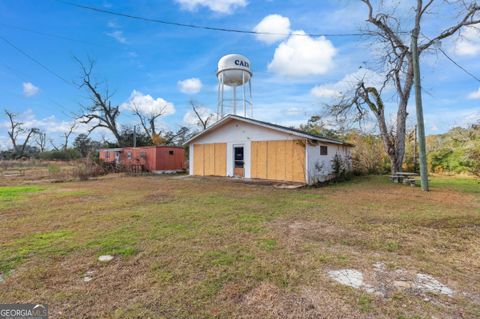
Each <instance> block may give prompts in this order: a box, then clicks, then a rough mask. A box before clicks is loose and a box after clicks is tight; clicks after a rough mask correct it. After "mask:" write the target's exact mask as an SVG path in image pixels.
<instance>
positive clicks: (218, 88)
mask: <svg viewBox="0 0 480 319" xmlns="http://www.w3.org/2000/svg"><path fill="white" fill-rule="evenodd" d="M219 116H220V81H218V87H217V121H218V120H219Z"/></svg>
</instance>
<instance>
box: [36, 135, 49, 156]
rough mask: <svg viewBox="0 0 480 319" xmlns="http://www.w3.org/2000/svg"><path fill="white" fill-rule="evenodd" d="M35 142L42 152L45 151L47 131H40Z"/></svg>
mask: <svg viewBox="0 0 480 319" xmlns="http://www.w3.org/2000/svg"><path fill="white" fill-rule="evenodd" d="M35 143H36V144H37V146H38V148H39V149H40V152H42V153H43V152H45V148H46V147H47V133H45V132H42V131H38V132H37V135H36V138H35Z"/></svg>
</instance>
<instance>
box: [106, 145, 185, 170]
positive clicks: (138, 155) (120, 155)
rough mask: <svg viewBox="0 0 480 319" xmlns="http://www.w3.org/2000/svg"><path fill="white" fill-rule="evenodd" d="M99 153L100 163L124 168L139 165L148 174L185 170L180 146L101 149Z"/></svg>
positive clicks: (183, 152) (182, 151)
mask: <svg viewBox="0 0 480 319" xmlns="http://www.w3.org/2000/svg"><path fill="white" fill-rule="evenodd" d="M99 152H100V154H99V155H100V160H101V161H104V162H108V163H112V162H115V161H116V162H117V164H119V165H124V166H126V167H128V166H135V165H141V166H142V167H143V168H144V169H145V170H147V171H150V172H155V171H181V170H185V150H184V149H183V147H180V146H144V147H124V148H121V149H118V148H115V149H108V148H102V149H100V150H99Z"/></svg>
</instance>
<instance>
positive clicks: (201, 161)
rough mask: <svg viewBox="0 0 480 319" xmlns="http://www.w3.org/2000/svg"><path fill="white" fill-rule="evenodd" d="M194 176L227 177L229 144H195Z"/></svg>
mask: <svg viewBox="0 0 480 319" xmlns="http://www.w3.org/2000/svg"><path fill="white" fill-rule="evenodd" d="M193 174H194V175H199V176H227V144H225V143H216V144H194V145H193Z"/></svg>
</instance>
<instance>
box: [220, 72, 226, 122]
mask: <svg viewBox="0 0 480 319" xmlns="http://www.w3.org/2000/svg"><path fill="white" fill-rule="evenodd" d="M221 82H222V83H221V91H222V92H221V94H222V98H221V99H220V101H221V102H220V118H223V94H224V92H223V91H224V90H225V84H224V83H223V73H222V80H221Z"/></svg>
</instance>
